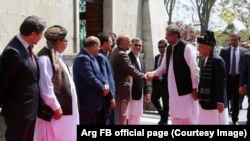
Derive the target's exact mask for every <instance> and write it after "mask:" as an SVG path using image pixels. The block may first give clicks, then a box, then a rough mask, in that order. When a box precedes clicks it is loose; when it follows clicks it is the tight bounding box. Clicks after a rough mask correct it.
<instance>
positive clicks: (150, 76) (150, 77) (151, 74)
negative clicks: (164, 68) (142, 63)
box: [145, 72, 154, 81]
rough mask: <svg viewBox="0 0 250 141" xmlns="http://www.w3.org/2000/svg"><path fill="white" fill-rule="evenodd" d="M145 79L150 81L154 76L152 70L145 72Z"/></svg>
mask: <svg viewBox="0 0 250 141" xmlns="http://www.w3.org/2000/svg"><path fill="white" fill-rule="evenodd" d="M145 75H146V80H147V81H152V80H153V78H154V73H153V72H147V73H146V74H145Z"/></svg>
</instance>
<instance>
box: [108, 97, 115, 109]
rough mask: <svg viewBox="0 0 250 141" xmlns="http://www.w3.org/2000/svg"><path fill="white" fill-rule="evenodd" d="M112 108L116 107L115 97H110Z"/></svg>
mask: <svg viewBox="0 0 250 141" xmlns="http://www.w3.org/2000/svg"><path fill="white" fill-rule="evenodd" d="M109 102H110V108H111V109H114V108H115V99H114V98H113V99H110V101H109Z"/></svg>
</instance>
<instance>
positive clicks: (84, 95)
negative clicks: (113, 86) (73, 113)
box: [73, 49, 108, 111]
mask: <svg viewBox="0 0 250 141" xmlns="http://www.w3.org/2000/svg"><path fill="white" fill-rule="evenodd" d="M94 59H96V58H95V57H94V56H92V55H90V54H89V53H88V52H87V51H86V50H85V49H81V51H80V53H79V54H78V55H77V57H76V58H75V60H74V64H73V78H74V82H75V85H76V90H77V95H78V100H79V103H80V107H79V109H80V110H82V111H98V110H100V109H101V105H102V97H103V96H102V95H103V92H104V84H108V82H107V81H106V80H105V79H104V77H103V74H102V73H101V72H100V71H98V68H97V67H96V64H95V61H94ZM96 61H97V60H96ZM97 65H98V64H97Z"/></svg>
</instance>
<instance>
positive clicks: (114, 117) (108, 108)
mask: <svg viewBox="0 0 250 141" xmlns="http://www.w3.org/2000/svg"><path fill="white" fill-rule="evenodd" d="M98 38H99V40H100V42H101V49H100V51H99V53H98V55H97V56H96V59H97V61H98V63H99V66H100V69H101V72H102V73H103V75H104V77H105V79H106V80H107V82H108V85H109V87H110V91H109V93H108V95H107V96H105V97H103V101H102V109H101V110H100V111H99V112H98V116H97V124H104V125H114V124H118V113H117V106H115V80H114V73H113V70H112V66H111V64H110V62H109V60H108V58H107V55H108V52H109V51H110V50H111V49H112V48H111V45H112V43H113V41H112V37H111V34H110V33H106V32H101V33H99V34H98Z"/></svg>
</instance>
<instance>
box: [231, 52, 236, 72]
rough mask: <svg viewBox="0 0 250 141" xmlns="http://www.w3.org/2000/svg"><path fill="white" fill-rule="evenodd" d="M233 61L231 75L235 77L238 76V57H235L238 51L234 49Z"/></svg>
mask: <svg viewBox="0 0 250 141" xmlns="http://www.w3.org/2000/svg"><path fill="white" fill-rule="evenodd" d="M233 50H234V51H233V59H232V67H231V69H232V70H231V75H235V74H236V55H235V51H236V49H233Z"/></svg>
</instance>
